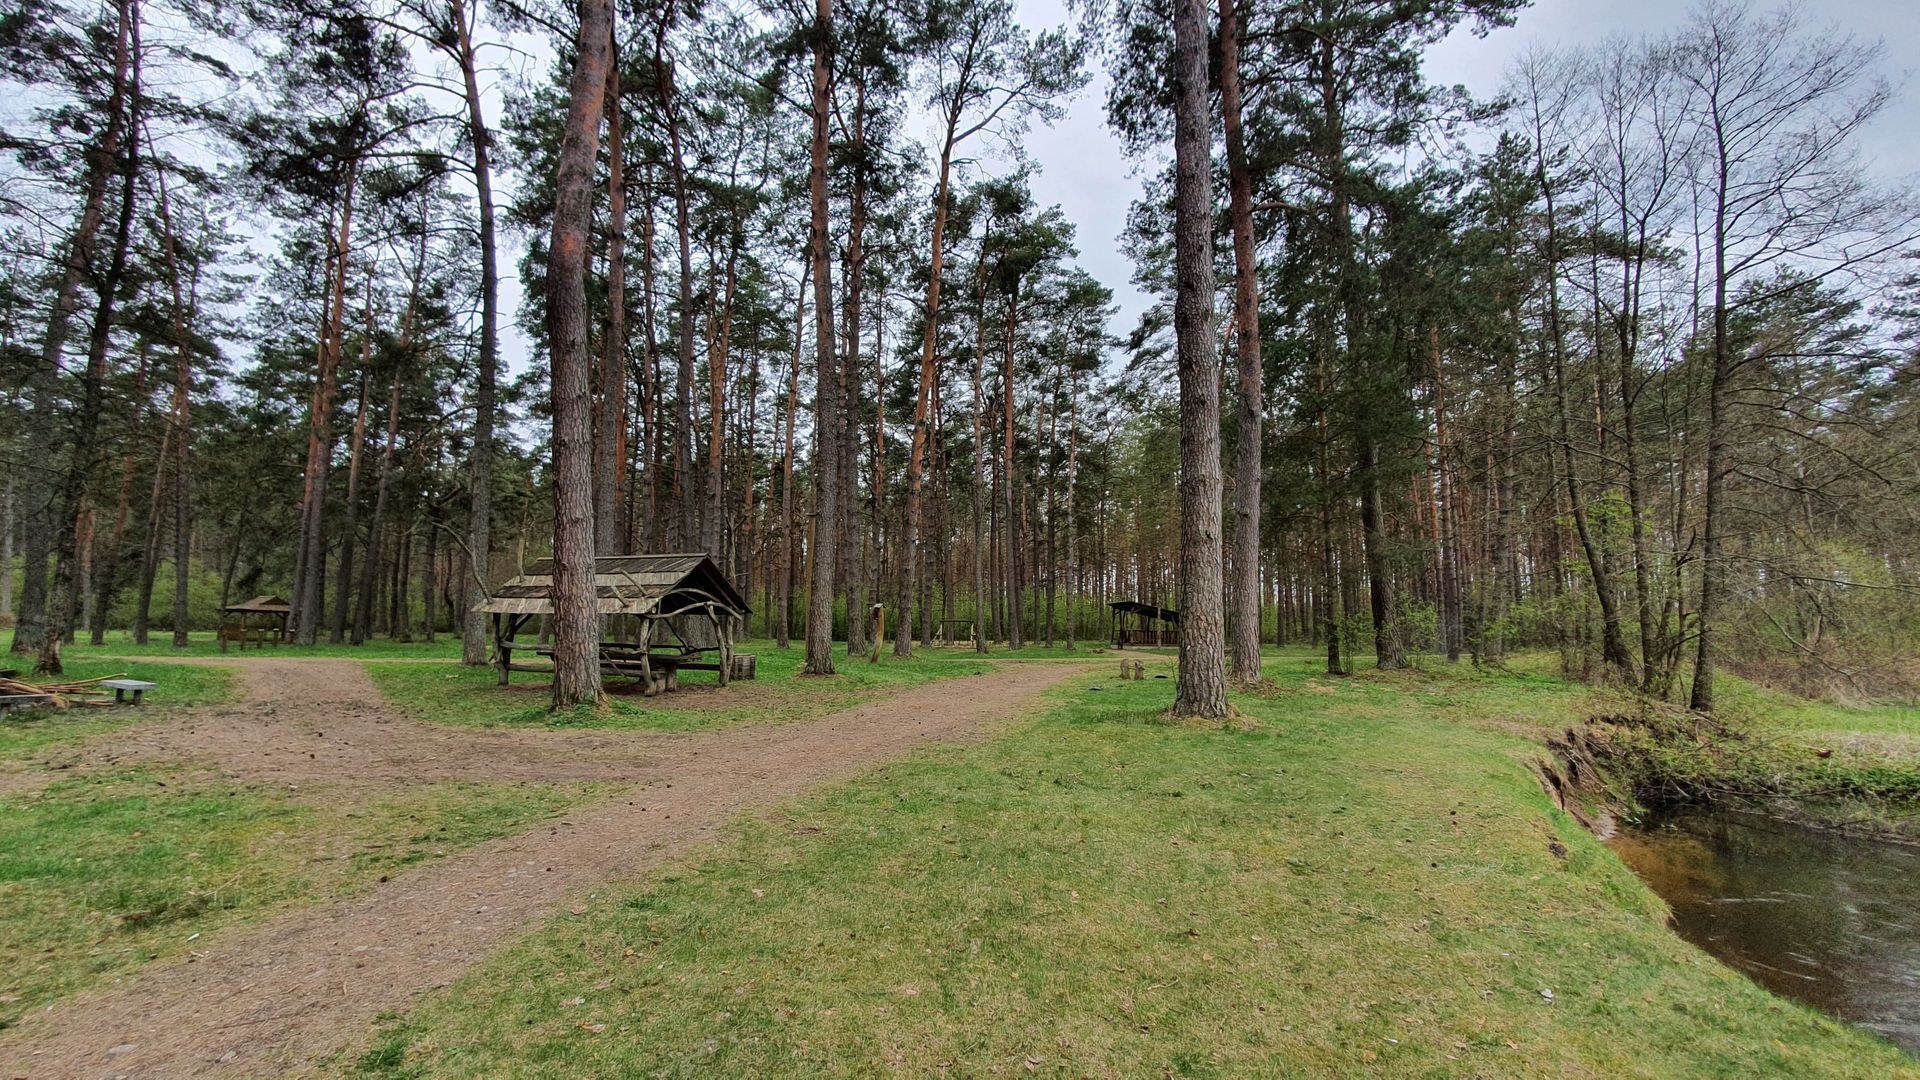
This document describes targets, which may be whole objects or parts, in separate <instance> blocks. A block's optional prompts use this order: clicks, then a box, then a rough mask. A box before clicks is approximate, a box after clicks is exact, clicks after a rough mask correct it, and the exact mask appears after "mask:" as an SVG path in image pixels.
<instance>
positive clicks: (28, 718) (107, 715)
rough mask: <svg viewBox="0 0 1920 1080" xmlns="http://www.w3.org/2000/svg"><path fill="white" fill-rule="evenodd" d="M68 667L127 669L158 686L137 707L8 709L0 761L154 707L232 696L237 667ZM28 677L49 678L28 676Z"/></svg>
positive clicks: (91, 662)
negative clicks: (13, 710) (144, 701)
mask: <svg viewBox="0 0 1920 1080" xmlns="http://www.w3.org/2000/svg"><path fill="white" fill-rule="evenodd" d="M65 667H66V674H65V675H62V676H61V677H60V678H61V679H62V680H63V681H74V680H79V679H94V678H99V677H101V676H103V675H126V676H127V677H128V678H132V679H144V680H146V681H148V682H151V683H155V684H157V685H158V687H159V688H158V689H156V690H152V691H149V692H148V694H147V699H146V700H147V704H145V705H143V706H141V707H140V708H138V709H131V708H127V709H108V708H99V707H95V706H84V707H77V708H71V709H64V710H57V711H56V710H52V709H34V710H31V711H25V710H23V711H20V712H15V713H9V714H8V715H7V717H6V718H5V719H4V720H0V761H7V760H10V759H15V758H19V757H20V756H22V755H24V754H29V753H32V752H33V751H35V750H38V749H40V748H41V747H43V746H47V745H50V744H53V743H59V742H65V741H68V740H71V739H78V738H83V737H85V736H88V735H95V734H98V733H100V732H102V731H112V730H113V729H115V728H119V727H124V726H126V725H128V724H132V723H137V722H139V721H141V720H144V719H148V718H150V717H152V716H153V715H154V713H153V710H156V709H164V708H176V707H184V706H192V705H211V704H215V703H218V702H221V701H226V700H228V699H229V698H231V697H232V696H233V672H231V671H228V670H225V669H222V668H215V667H199V666H195V665H191V664H166V663H154V662H149V661H137V660H136V661H128V660H99V659H78V658H76V659H70V660H68V661H66V664H65ZM27 681H28V682H35V681H42V682H44V681H46V680H36V679H35V678H34V677H33V676H28V677H27Z"/></svg>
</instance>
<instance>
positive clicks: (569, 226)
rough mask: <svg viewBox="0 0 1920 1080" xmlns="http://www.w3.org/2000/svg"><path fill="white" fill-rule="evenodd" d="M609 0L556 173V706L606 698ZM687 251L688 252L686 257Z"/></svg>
mask: <svg viewBox="0 0 1920 1080" xmlns="http://www.w3.org/2000/svg"><path fill="white" fill-rule="evenodd" d="M612 38H613V3H612V0H580V39H579V44H578V52H577V55H576V56H575V58H574V65H573V78H572V82H571V85H570V86H569V88H568V105H567V122H566V127H565V128H564V130H563V132H562V134H561V137H560V152H559V155H558V164H557V166H556V175H555V178H554V210H553V238H552V241H551V243H550V246H549V248H548V255H547V287H548V299H547V341H548V343H549V348H550V349H551V350H552V389H553V503H554V506H553V510H554V520H553V594H552V595H553V668H554V670H553V707H554V708H556V709H563V708H568V707H571V706H574V705H580V704H586V703H592V702H596V701H598V700H599V699H600V652H599V628H600V617H599V610H598V603H597V602H596V599H595V592H596V590H595V588H594V566H593V556H594V548H593V407H592V398H591V393H590V390H589V385H588V378H587V369H588V364H589V360H588V357H587V292H586V272H587V260H588V259H589V258H590V255H591V245H590V243H589V233H590V231H591V227H592V215H593V171H594V159H595V157H596V156H597V154H596V150H597V147H598V144H599V142H600V117H601V112H602V107H603V106H604V105H605V103H606V87H607V64H608V62H609V57H608V52H609V45H610V43H611V41H612ZM682 257H683V258H684V253H683V256H682Z"/></svg>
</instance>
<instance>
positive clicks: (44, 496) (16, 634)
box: [12, 0, 132, 655]
mask: <svg viewBox="0 0 1920 1080" xmlns="http://www.w3.org/2000/svg"><path fill="white" fill-rule="evenodd" d="M131 31H132V7H131V3H130V0H121V7H120V16H119V28H118V30H117V31H116V36H115V44H114V72H113V91H112V96H111V97H110V99H109V105H108V110H109V112H108V117H107V123H106V125H105V126H104V127H103V128H101V129H100V138H99V140H98V141H97V142H95V143H93V144H92V145H91V146H89V147H88V148H87V151H86V161H87V185H86V197H85V199H84V200H83V201H82V203H81V210H80V218H79V220H78V221H77V222H76V223H75V224H74V229H73V235H72V236H71V237H69V238H68V240H67V243H66V245H65V250H64V251H63V252H62V255H61V265H60V284H59V286H58V288H57V289H56V290H55V291H54V296H53V305H52V309H51V310H50V311H49V313H48V316H47V330H46V333H45V334H44V335H43V336H42V337H41V340H40V363H39V364H38V366H36V367H35V368H33V369H32V370H31V372H30V373H29V382H28V386H27V405H28V410H29V415H30V417H31V422H30V423H28V424H27V425H26V433H27V439H26V454H25V460H26V462H27V464H28V467H29V469H30V470H31V471H30V472H28V473H27V474H26V477H27V482H26V484H24V485H23V489H24V490H23V491H22V495H23V496H24V498H25V502H26V506H25V508H24V509H25V514H24V520H23V521H22V525H23V529H22V534H23V535H22V539H23V541H24V542H23V544H22V545H21V546H22V554H23V556H24V566H23V567H22V569H23V571H24V573H23V580H22V582H21V587H20V610H19V621H18V622H17V623H15V625H14V631H13V646H12V651H13V652H14V653H16V654H19V655H26V654H28V653H37V652H38V651H39V650H40V647H41V645H42V644H43V642H44V638H45V636H46V634H47V622H48V611H47V564H48V562H49V560H50V559H51V558H52V556H53V548H54V542H55V535H56V532H57V530H59V529H60V528H61V526H60V523H59V520H58V515H59V512H60V510H61V507H60V506H59V505H58V504H57V494H56V491H55V489H54V485H53V483H52V480H51V476H50V463H51V462H52V461H53V460H54V459H55V454H54V445H55V436H56V435H57V434H58V432H59V430H60V422H59V417H58V412H59V396H60V363H61V355H62V353H63V352H64V351H65V349H66V344H67V335H68V333H69V332H70V331H71V329H72V326H73V316H74V313H75V312H77V311H78V310H79V309H80V284H81V281H82V280H83V279H84V278H85V277H86V276H87V274H88V273H89V271H90V269H91V268H92V266H93V254H94V241H95V240H96V238H97V237H98V235H99V232H100V224H101V222H102V220H103V219H104V218H105V217H106V205H107V186H108V184H109V183H110V182H111V181H112V179H113V173H114V169H115V167H116V166H117V165H118V164H119V162H120V143H121V140H122V139H124V138H128V137H131V136H130V135H129V133H128V132H127V130H126V126H125V124H126V109H125V108H124V102H125V100H126V93H127V88H128V74H129V72H130V70H131V64H132V50H131V48H130V34H131Z"/></svg>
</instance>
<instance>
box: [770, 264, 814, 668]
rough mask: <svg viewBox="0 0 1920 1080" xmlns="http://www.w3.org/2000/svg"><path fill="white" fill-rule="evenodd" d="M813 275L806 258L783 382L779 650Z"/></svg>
mask: <svg viewBox="0 0 1920 1080" xmlns="http://www.w3.org/2000/svg"><path fill="white" fill-rule="evenodd" d="M812 277H813V262H812V260H811V259H809V260H808V261H807V263H806V265H805V266H804V267H803V268H802V269H801V271H800V291H799V293H798V294H797V296H796V299H795V300H794V305H793V308H794V310H793V370H792V373H791V375H789V377H788V382H787V446H786V453H785V455H784V456H783V457H782V459H781V462H780V553H779V559H780V567H779V569H780V630H779V635H778V637H779V642H780V648H781V649H787V648H789V647H791V646H792V644H793V641H792V638H793V590H794V584H795V582H794V564H795V562H796V556H795V554H794V549H795V541H796V539H797V538H798V532H799V530H797V529H795V528H794V518H793V429H794V425H795V423H796V421H797V420H798V418H799V415H800V345H801V341H802V340H803V339H804V338H805V337H806V332H807V282H808V281H810V280H811V279H812Z"/></svg>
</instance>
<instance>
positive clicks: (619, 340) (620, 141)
mask: <svg viewBox="0 0 1920 1080" xmlns="http://www.w3.org/2000/svg"><path fill="white" fill-rule="evenodd" d="M608 52H609V54H610V56H609V59H608V63H607V102H606V112H607V325H606V332H605V334H604V336H603V338H602V340H601V342H600V408H599V411H598V413H597V414H596V418H597V419H598V421H599V431H598V432H597V435H598V438H597V439H596V449H595V453H594V458H593V470H594V472H593V549H594V551H595V552H598V553H599V554H602V555H619V554H624V553H625V548H626V545H625V542H624V539H623V538H622V536H621V530H620V507H621V505H622V504H623V503H624V502H625V499H624V498H623V497H622V490H623V488H624V487H625V483H624V480H625V476H626V467H627V448H626V431H627V262H626V261H627V179H626V160H625V159H626V140H625V136H624V133H623V127H624V125H623V122H622V119H623V118H622V117H621V115H620V114H621V108H620V43H619V41H618V39H617V38H615V39H612V40H611V41H610V43H609V45H608Z"/></svg>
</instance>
